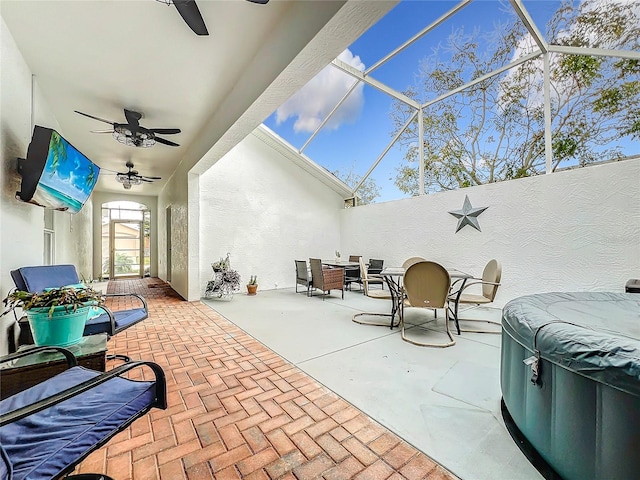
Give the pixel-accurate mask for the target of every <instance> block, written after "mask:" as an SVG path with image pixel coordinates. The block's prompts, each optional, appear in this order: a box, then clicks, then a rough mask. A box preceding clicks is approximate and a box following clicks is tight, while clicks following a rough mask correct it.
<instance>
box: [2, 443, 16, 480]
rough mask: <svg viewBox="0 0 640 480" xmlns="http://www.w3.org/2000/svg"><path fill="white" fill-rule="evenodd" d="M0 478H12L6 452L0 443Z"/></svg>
mask: <svg viewBox="0 0 640 480" xmlns="http://www.w3.org/2000/svg"><path fill="white" fill-rule="evenodd" d="M0 478H8V479H11V478H13V470H12V469H11V462H10V461H9V456H8V455H7V452H5V451H4V448H2V444H1V443H0Z"/></svg>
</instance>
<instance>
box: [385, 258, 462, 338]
mask: <svg viewBox="0 0 640 480" xmlns="http://www.w3.org/2000/svg"><path fill="white" fill-rule="evenodd" d="M446 270H447V272H449V276H450V277H451V278H455V279H461V280H462V282H461V285H460V289H459V290H457V291H462V289H464V286H465V284H466V283H467V280H469V279H470V278H473V275H470V274H468V273H465V272H463V271H461V270H458V269H455V268H447V269H446ZM404 272H405V268H404V267H386V268H384V269H383V270H382V271H381V272H380V275H381V276H382V277H383V278H384V280H385V282H386V283H387V285H388V287H389V291H390V292H391V324H390V325H389V328H391V329H393V320H394V318H395V315H396V313H398V312H399V311H400V308H401V307H402V302H403V300H404V293H403V290H402V277H404ZM459 297H460V295H457V296H456V307H455V308H453V309H452V308H449V313H450V318H451V319H452V320H453V321H454V322H455V324H456V330H457V331H458V335H460V325H458V315H457V313H458V308H457V299H458V298H459Z"/></svg>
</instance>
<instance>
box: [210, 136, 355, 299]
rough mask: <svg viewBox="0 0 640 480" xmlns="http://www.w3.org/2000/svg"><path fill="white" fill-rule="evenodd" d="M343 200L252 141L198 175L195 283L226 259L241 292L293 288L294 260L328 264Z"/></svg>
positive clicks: (248, 139) (250, 138)
mask: <svg viewBox="0 0 640 480" xmlns="http://www.w3.org/2000/svg"><path fill="white" fill-rule="evenodd" d="M342 205H343V199H342V196H340V195H339V194H338V193H336V192H335V191H334V190H332V189H330V188H329V187H328V186H326V185H324V184H323V183H322V182H320V181H318V179H316V178H315V177H313V176H312V175H310V174H309V173H307V172H306V171H305V170H303V169H302V168H300V167H298V166H297V165H295V164H294V163H292V162H291V161H290V160H289V159H287V158H285V157H284V156H283V155H282V154H280V153H278V152H276V151H275V150H274V149H272V148H271V147H269V146H268V145H266V144H265V143H264V142H262V141H261V140H260V139H258V138H256V136H255V135H254V134H251V135H249V136H248V137H246V138H245V139H244V140H243V141H242V142H241V143H239V144H238V145H237V146H236V147H234V148H233V149H232V150H231V151H230V152H229V153H228V154H227V155H225V156H224V157H223V158H222V159H221V160H219V161H218V162H217V163H216V164H215V165H213V166H212V167H211V168H210V169H209V170H207V171H206V172H205V173H203V174H202V175H201V176H200V220H199V223H200V234H199V240H200V241H199V245H200V272H201V274H200V281H199V293H200V295H202V294H203V293H204V289H205V286H206V283H207V281H208V280H210V279H211V278H212V274H213V271H212V269H211V263H213V262H215V261H217V260H219V259H220V258H221V257H224V256H226V254H227V252H229V253H230V254H231V257H230V259H231V266H232V268H233V269H235V270H237V271H238V273H239V274H240V276H241V282H240V284H241V291H242V292H246V288H245V286H244V285H245V284H246V283H247V282H248V280H249V277H250V276H251V275H257V277H258V285H259V290H269V289H274V288H285V287H293V286H294V285H295V274H294V273H295V264H294V260H308V259H309V257H318V258H333V257H334V252H335V250H336V249H338V248H339V245H340V230H339V225H340V212H341V211H342V210H341V209H342Z"/></svg>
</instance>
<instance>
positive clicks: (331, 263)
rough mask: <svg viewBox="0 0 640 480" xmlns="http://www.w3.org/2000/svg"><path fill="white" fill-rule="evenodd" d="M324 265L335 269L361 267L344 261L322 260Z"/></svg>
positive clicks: (356, 263)
mask: <svg viewBox="0 0 640 480" xmlns="http://www.w3.org/2000/svg"><path fill="white" fill-rule="evenodd" d="M321 262H322V265H327V266H329V267H334V268H354V267H359V266H360V264H359V263H358V262H348V261H346V260H345V261H342V260H321Z"/></svg>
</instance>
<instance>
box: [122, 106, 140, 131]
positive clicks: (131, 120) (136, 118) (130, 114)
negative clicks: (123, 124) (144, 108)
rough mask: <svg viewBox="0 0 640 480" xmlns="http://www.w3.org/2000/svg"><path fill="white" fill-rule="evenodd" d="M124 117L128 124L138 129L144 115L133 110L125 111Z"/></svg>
mask: <svg viewBox="0 0 640 480" xmlns="http://www.w3.org/2000/svg"><path fill="white" fill-rule="evenodd" d="M124 117H125V118H126V119H127V123H128V124H129V125H132V126H135V127H137V126H138V125H139V122H140V119H141V118H142V114H141V113H139V112H134V111H133V110H127V109H126V108H125V109H124Z"/></svg>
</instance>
